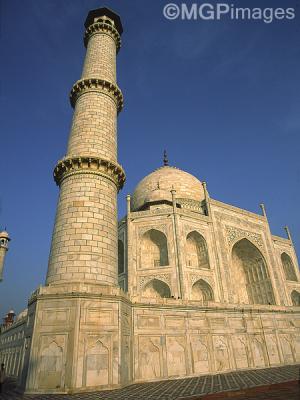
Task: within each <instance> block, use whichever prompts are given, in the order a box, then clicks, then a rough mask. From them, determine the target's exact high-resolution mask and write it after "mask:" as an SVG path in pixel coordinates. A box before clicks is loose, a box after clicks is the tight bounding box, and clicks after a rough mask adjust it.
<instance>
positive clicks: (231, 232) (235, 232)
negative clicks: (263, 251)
mask: <svg viewBox="0 0 300 400" xmlns="http://www.w3.org/2000/svg"><path fill="white" fill-rule="evenodd" d="M226 236H227V242H228V244H229V245H230V246H231V245H232V244H234V243H235V242H237V241H238V240H239V239H242V238H247V239H248V240H250V241H251V242H253V243H254V244H255V245H257V246H258V247H260V248H263V246H264V245H263V240H262V237H261V235H260V234H258V233H254V232H250V231H246V230H244V229H239V228H237V227H235V226H229V225H226Z"/></svg>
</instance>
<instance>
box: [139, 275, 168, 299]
mask: <svg viewBox="0 0 300 400" xmlns="http://www.w3.org/2000/svg"><path fill="white" fill-rule="evenodd" d="M142 296H145V297H150V298H170V297H171V290H170V288H169V286H168V285H167V284H166V283H165V282H163V281H161V280H159V279H152V280H151V281H150V282H148V283H147V284H146V285H145V287H144V289H143V293H142Z"/></svg>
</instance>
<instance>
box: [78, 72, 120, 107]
mask: <svg viewBox="0 0 300 400" xmlns="http://www.w3.org/2000/svg"><path fill="white" fill-rule="evenodd" d="M87 92H98V93H103V94H105V95H107V96H109V97H110V98H112V99H113V100H114V101H115V103H116V106H117V109H118V112H120V111H121V110H122V108H123V104H124V100H123V94H122V92H121V90H120V89H119V88H118V86H117V85H115V84H113V83H111V82H108V81H106V80H104V79H97V78H92V79H81V80H79V81H77V82H76V83H75V84H74V85H73V87H72V90H71V93H70V102H71V106H72V107H73V108H74V107H75V104H76V101H77V99H78V97H79V96H81V95H83V94H85V93H87Z"/></svg>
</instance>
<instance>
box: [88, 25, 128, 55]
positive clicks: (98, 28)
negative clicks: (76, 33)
mask: <svg viewBox="0 0 300 400" xmlns="http://www.w3.org/2000/svg"><path fill="white" fill-rule="evenodd" d="M97 33H103V34H108V35H111V36H112V37H113V38H114V40H115V42H116V49H117V52H118V51H119V50H120V47H121V36H120V35H119V32H118V31H117V29H116V28H115V27H113V26H112V25H110V24H107V23H105V22H96V23H94V24H92V25H90V26H89V27H88V28H87V30H86V31H85V35H84V45H85V47H87V44H88V41H89V40H90V38H91V37H92V36H93V35H95V34H97Z"/></svg>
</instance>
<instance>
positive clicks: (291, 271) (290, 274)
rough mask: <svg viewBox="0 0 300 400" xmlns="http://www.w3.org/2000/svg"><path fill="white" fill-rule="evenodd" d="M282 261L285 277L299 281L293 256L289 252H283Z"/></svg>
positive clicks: (288, 279)
mask: <svg viewBox="0 0 300 400" xmlns="http://www.w3.org/2000/svg"><path fill="white" fill-rule="evenodd" d="M281 262H282V266H283V271H284V275H285V279H286V280H287V281H297V276H296V272H295V268H294V265H293V262H292V259H291V257H290V256H289V255H288V254H287V253H282V254H281Z"/></svg>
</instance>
